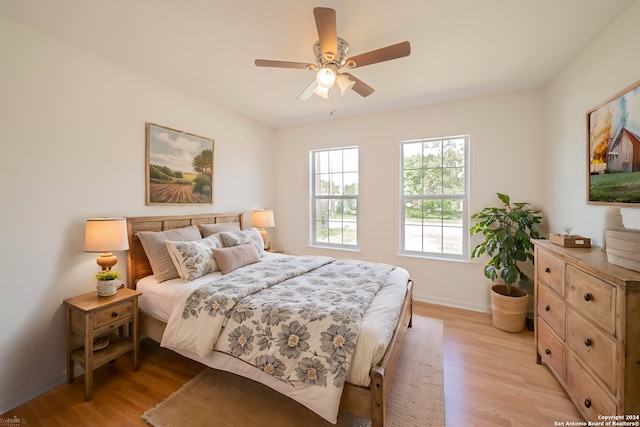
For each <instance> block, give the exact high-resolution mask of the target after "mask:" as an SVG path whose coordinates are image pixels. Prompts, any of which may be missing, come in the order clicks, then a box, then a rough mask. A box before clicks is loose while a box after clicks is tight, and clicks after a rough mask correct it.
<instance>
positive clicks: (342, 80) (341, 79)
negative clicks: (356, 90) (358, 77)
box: [337, 74, 356, 95]
mask: <svg viewBox="0 0 640 427" xmlns="http://www.w3.org/2000/svg"><path fill="white" fill-rule="evenodd" d="M337 82H338V87H339V88H340V94H341V95H344V94H345V92H346V91H348V90H349V89H351V88H352V87H353V85H355V84H356V82H354V81H352V80H350V79H349V77H347V76H345V75H344V74H340V76H338V81H337Z"/></svg>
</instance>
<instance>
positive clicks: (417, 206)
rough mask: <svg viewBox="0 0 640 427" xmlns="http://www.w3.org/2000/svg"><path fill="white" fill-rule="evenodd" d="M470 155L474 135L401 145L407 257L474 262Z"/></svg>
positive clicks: (403, 245) (403, 246)
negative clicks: (469, 177) (469, 174)
mask: <svg viewBox="0 0 640 427" xmlns="http://www.w3.org/2000/svg"><path fill="white" fill-rule="evenodd" d="M468 151H469V137H468V136H454V137H446V138H433V139H424V140H418V141H404V142H403V143H402V144H401V162H402V164H401V174H402V175H401V182H402V183H401V185H402V187H401V191H402V199H401V219H402V226H401V231H400V234H401V236H400V252H401V253H403V254H407V255H421V256H434V257H440V258H448V259H468V257H469V249H468V248H469V237H468V236H469V225H468V224H469V221H468V214H467V209H468V207H467V206H468V196H467V188H468V170H469V168H468V160H467V159H468Z"/></svg>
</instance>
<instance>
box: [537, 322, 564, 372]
mask: <svg viewBox="0 0 640 427" xmlns="http://www.w3.org/2000/svg"><path fill="white" fill-rule="evenodd" d="M538 320H539V321H538V326H537V327H538V330H537V332H538V354H539V355H540V357H541V358H542V360H543V361H544V363H546V364H547V365H548V366H549V367H550V368H551V369H552V370H553V371H555V373H556V374H557V375H558V376H559V377H560V378H562V379H563V380H564V377H565V375H564V358H565V355H564V345H562V342H560V341H558V340H557V339H556V337H554V336H553V333H551V329H550V327H549V325H547V323H546V322H545V321H544V320H541V319H538Z"/></svg>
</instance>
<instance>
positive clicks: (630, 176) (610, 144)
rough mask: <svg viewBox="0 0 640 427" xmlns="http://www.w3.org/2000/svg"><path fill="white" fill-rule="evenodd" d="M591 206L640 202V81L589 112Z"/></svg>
mask: <svg viewBox="0 0 640 427" xmlns="http://www.w3.org/2000/svg"><path fill="white" fill-rule="evenodd" d="M587 134H588V136H589V138H588V139H589V141H588V143H589V146H588V159H587V161H588V165H589V166H588V189H587V192H588V203H591V204H614V205H628V204H635V205H636V206H637V204H638V203H640V80H639V81H637V82H635V83H634V84H632V85H631V86H629V87H628V88H626V89H624V90H623V91H622V92H620V93H618V94H616V95H614V96H613V97H612V98H610V99H608V100H607V101H605V102H604V103H603V104H602V105H600V106H598V107H596V108H594V109H592V110H590V111H589V112H587Z"/></svg>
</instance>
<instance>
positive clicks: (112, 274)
mask: <svg viewBox="0 0 640 427" xmlns="http://www.w3.org/2000/svg"><path fill="white" fill-rule="evenodd" d="M119 278H120V273H118V272H117V271H111V270H102V271H100V272H98V273H96V279H98V280H113V279H119Z"/></svg>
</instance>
